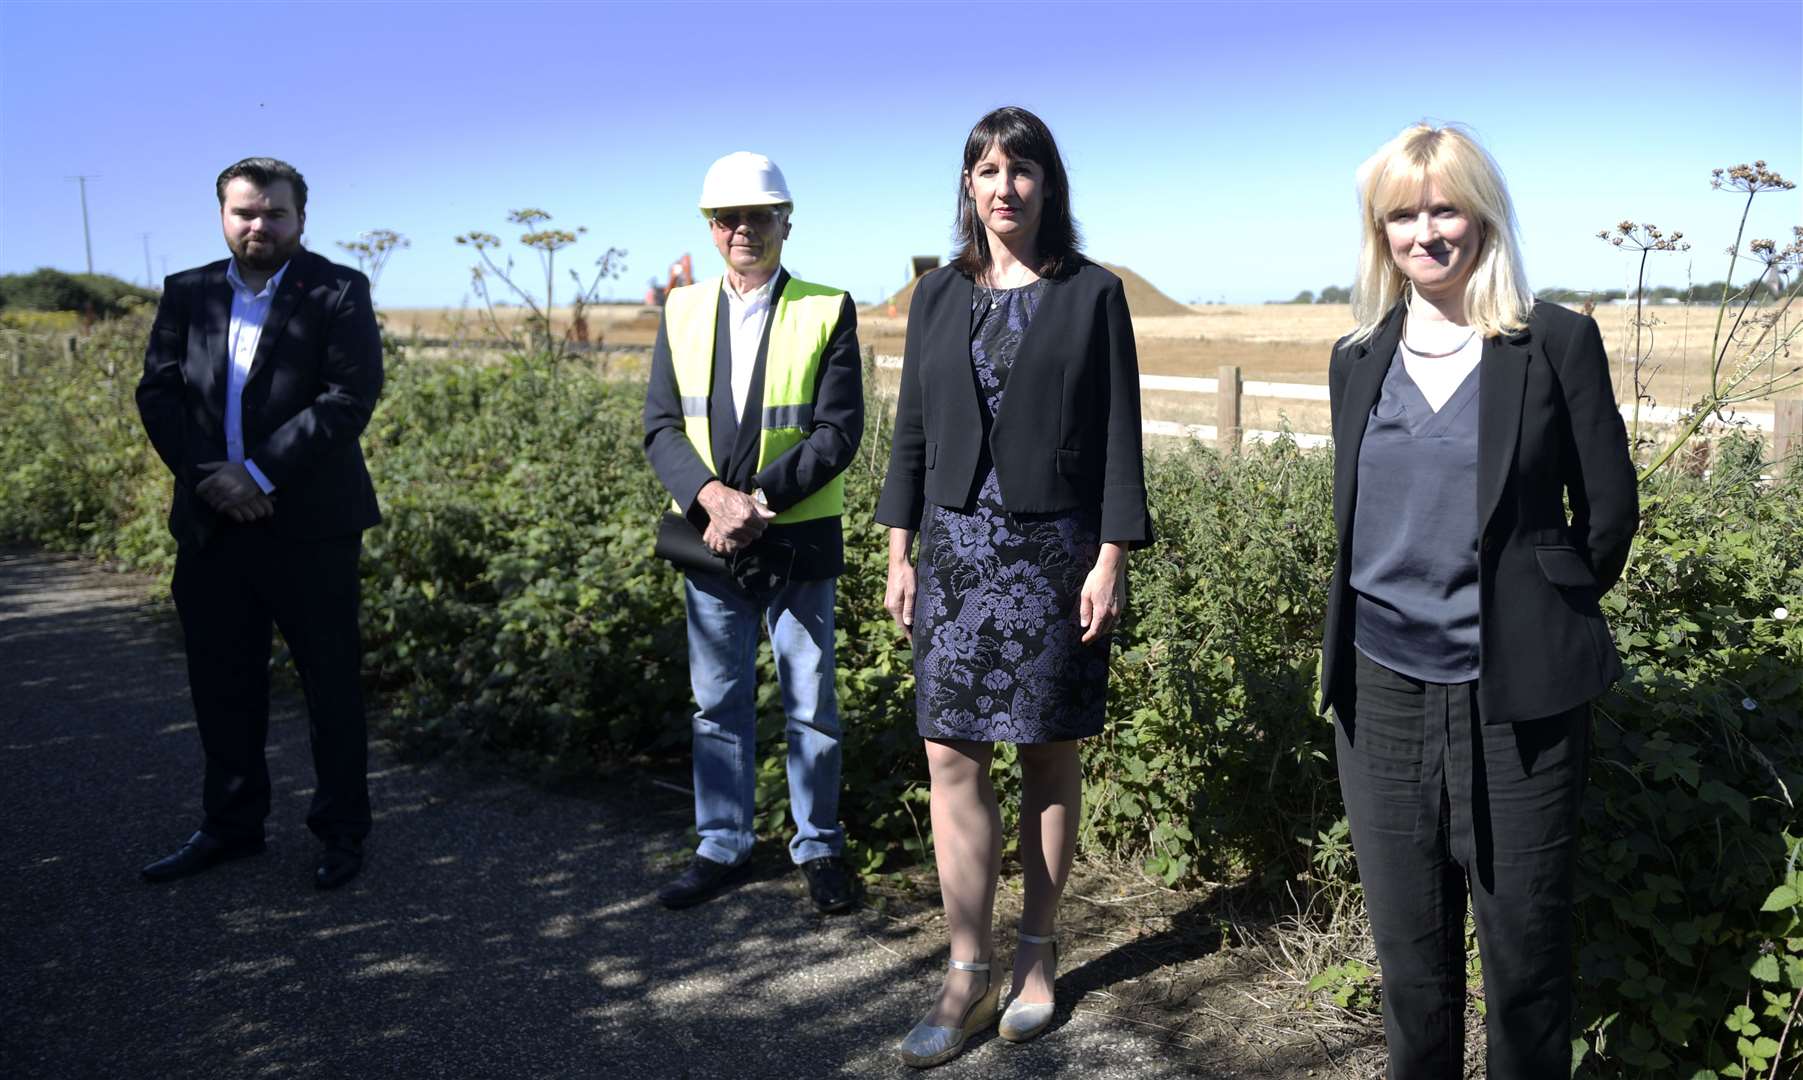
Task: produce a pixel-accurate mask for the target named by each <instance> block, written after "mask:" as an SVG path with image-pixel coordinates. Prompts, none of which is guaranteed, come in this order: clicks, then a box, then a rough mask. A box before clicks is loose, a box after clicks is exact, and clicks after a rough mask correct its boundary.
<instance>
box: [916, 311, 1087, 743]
mask: <svg viewBox="0 0 1803 1080" xmlns="http://www.w3.org/2000/svg"><path fill="white" fill-rule="evenodd" d="M1044 286H1045V283H1044V282H1043V281H1036V282H1033V283H1032V284H1029V285H1023V286H1021V287H1020V288H1018V289H1006V290H997V291H993V292H992V291H990V290H988V289H983V288H978V289H977V290H976V296H975V299H974V303H973V310H972V314H971V335H970V362H971V366H972V368H973V369H974V372H975V378H976V384H977V390H978V394H977V396H978V399H979V400H980V401H981V403H982V414H983V435H984V439H983V446H984V449H983V457H982V459H981V461H980V463H979V467H978V469H977V472H978V474H979V475H980V476H982V478H983V479H982V482H981V483H980V484H979V485H978V489H977V494H976V498H975V499H974V500H972V501H971V503H970V504H969V512H965V511H964V510H953V509H948V508H946V507H943V506H936V505H933V504H931V503H929V504H928V505H927V513H926V516H925V517H924V518H923V519H922V522H921V530H920V557H919V571H918V573H919V586H918V592H917V594H916V597H915V603H914V632H913V639H914V680H915V694H916V697H915V701H916V709H917V723H918V727H919V731H920V734H921V736H922V737H924V738H928V739H971V740H976V741H981V742H1012V743H1043V742H1060V741H1063V740H1066V739H1080V738H1085V737H1087V736H1090V735H1095V734H1098V733H1099V732H1100V731H1101V730H1102V713H1103V708H1104V706H1105V704H1106V702H1107V696H1108V643H1107V642H1106V641H1099V642H1096V643H1094V644H1090V645H1085V644H1083V643H1082V637H1083V628H1082V627H1081V626H1080V625H1078V622H1077V619H1078V614H1079V605H1080V603H1081V594H1082V589H1083V581H1084V579H1085V578H1086V577H1088V576H1089V571H1090V570H1091V569H1092V568H1093V567H1094V566H1095V561H1096V554H1097V552H1098V550H1099V548H1100V534H1101V516H1102V515H1101V508H1100V507H1098V506H1092V507H1083V508H1080V509H1076V510H1068V511H1061V512H1058V513H1051V514H1011V513H1009V512H1008V511H1006V510H1004V509H1002V496H1001V488H1000V487H999V486H998V484H997V482H996V474H995V463H994V461H993V460H991V458H990V457H989V450H988V444H989V439H988V435H989V429H990V428H991V426H992V425H993V424H994V422H995V414H996V411H997V410H998V409H1000V408H1001V404H1002V395H1003V393H1004V392H1005V391H1006V389H1007V386H1008V379H1009V376H1010V371H1011V369H1013V368H1014V366H1015V359H1016V354H1017V353H1018V352H1019V351H1020V343H1021V339H1022V338H1023V337H1024V336H1026V332H1027V327H1028V325H1029V324H1030V323H1031V322H1032V320H1033V314H1034V312H1035V311H1037V310H1038V308H1039V302H1040V299H1041V297H1042V296H1044V294H1045V288H1044ZM1019 377H1020V378H1033V377H1036V373H1035V372H1033V371H1032V370H1031V369H1023V370H1022V371H1021V373H1020V375H1019Z"/></svg>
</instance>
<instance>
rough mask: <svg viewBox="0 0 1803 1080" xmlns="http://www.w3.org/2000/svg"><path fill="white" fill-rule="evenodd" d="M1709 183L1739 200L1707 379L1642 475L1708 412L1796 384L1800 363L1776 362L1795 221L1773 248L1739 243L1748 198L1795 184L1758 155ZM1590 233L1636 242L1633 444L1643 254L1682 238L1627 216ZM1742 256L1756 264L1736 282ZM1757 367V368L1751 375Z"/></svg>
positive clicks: (1796, 283) (1718, 413)
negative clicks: (1770, 302) (1764, 304)
mask: <svg viewBox="0 0 1803 1080" xmlns="http://www.w3.org/2000/svg"><path fill="white" fill-rule="evenodd" d="M1710 186H1711V187H1713V188H1715V189H1717V190H1722V191H1738V192H1742V193H1744V194H1745V195H1746V199H1745V201H1744V202H1743V203H1742V204H1741V214H1740V225H1739V227H1738V229H1737V230H1736V232H1735V234H1734V243H1733V245H1732V246H1731V247H1729V248H1728V275H1727V277H1726V278H1724V279H1723V284H1722V295H1721V298H1720V300H1719V302H1718V303H1717V305H1716V315H1715V335H1714V337H1713V338H1712V339H1711V342H1710V367H1709V387H1708V389H1707V390H1706V391H1705V392H1704V393H1703V395H1702V396H1701V397H1700V398H1699V399H1698V400H1697V401H1696V402H1695V403H1694V404H1693V405H1692V406H1691V407H1690V408H1689V410H1687V411H1686V413H1685V414H1684V415H1683V416H1682V417H1680V419H1679V421H1678V430H1677V432H1676V434H1674V435H1673V436H1672V438H1671V439H1670V440H1669V441H1668V442H1667V444H1666V446H1665V448H1664V449H1662V450H1661V451H1659V453H1658V454H1656V455H1655V456H1654V457H1653V460H1652V461H1651V462H1649V463H1648V464H1647V466H1646V468H1644V469H1643V470H1641V473H1640V480H1641V481H1642V482H1643V483H1644V482H1645V481H1646V480H1647V479H1648V478H1649V477H1651V476H1652V475H1653V474H1654V473H1656V472H1658V471H1659V470H1660V469H1661V468H1663V467H1664V466H1665V465H1666V464H1667V463H1668V462H1670V461H1671V460H1672V458H1673V456H1674V455H1676V454H1677V453H1678V451H1679V450H1680V449H1682V448H1683V447H1684V445H1685V444H1686V443H1688V442H1689V441H1690V440H1691V439H1692V438H1693V437H1694V436H1695V435H1696V433H1697V432H1698V431H1699V430H1701V429H1702V427H1703V425H1704V424H1705V423H1707V422H1708V421H1709V420H1710V419H1711V418H1712V417H1716V418H1720V419H1721V420H1722V421H1723V422H1725V423H1726V422H1731V414H1732V411H1733V409H1734V407H1735V406H1737V405H1743V404H1746V403H1747V402H1750V401H1754V400H1757V399H1759V398H1768V397H1775V396H1777V395H1779V394H1782V393H1785V392H1788V391H1791V390H1795V389H1797V388H1799V387H1803V365H1796V364H1793V365H1791V366H1788V367H1785V368H1783V369H1782V370H1780V360H1781V358H1782V359H1789V357H1790V355H1791V345H1792V342H1793V341H1794V340H1795V338H1796V337H1797V334H1798V332H1799V324H1797V323H1795V322H1793V321H1792V320H1790V319H1789V318H1788V314H1789V311H1790V306H1791V303H1792V302H1793V301H1794V300H1795V299H1796V297H1797V293H1798V291H1799V289H1800V288H1803V274H1798V273H1796V271H1797V270H1798V268H1799V266H1803V226H1798V227H1795V228H1793V230H1792V233H1793V237H1794V238H1793V240H1792V242H1791V243H1790V244H1788V245H1786V246H1785V247H1782V248H1780V247H1779V246H1778V244H1777V242H1776V241H1774V240H1764V239H1755V240H1753V241H1751V242H1746V243H1744V246H1743V242H1745V241H1746V229H1747V217H1748V215H1749V214H1750V213H1751V212H1752V208H1753V200H1754V199H1755V198H1757V197H1758V196H1759V195H1760V194H1761V193H1762V192H1768V191H1789V190H1791V189H1793V188H1795V187H1796V184H1794V183H1793V182H1791V181H1789V180H1786V179H1785V178H1784V177H1783V176H1781V175H1779V174H1778V173H1777V172H1775V171H1773V170H1772V169H1770V168H1768V167H1767V166H1766V163H1765V162H1764V161H1755V162H1753V163H1752V164H1751V165H1747V164H1741V165H1734V166H1729V167H1727V168H1721V169H1715V170H1713V171H1712V179H1711V180H1710ZM1597 235H1598V236H1599V237H1601V238H1602V239H1604V240H1606V241H1608V242H1609V243H1611V244H1613V245H1615V246H1616V247H1622V248H1627V249H1628V250H1637V251H1639V252H1640V256H1641V262H1640V273H1639V277H1638V280H1637V286H1636V315H1635V357H1634V370H1635V383H1634V393H1635V400H1634V429H1635V430H1634V439H1635V446H1636V449H1638V446H1639V428H1640V401H1641V398H1642V397H1643V396H1645V394H1646V387H1645V386H1644V385H1643V383H1642V381H1641V377H1640V375H1641V370H1642V365H1643V364H1644V362H1645V360H1646V355H1645V354H1643V353H1642V351H1641V350H1640V348H1639V342H1640V336H1639V335H1640V331H1641V329H1642V322H1643V321H1642V319H1641V317H1640V309H1639V306H1638V304H1639V297H1640V296H1641V295H1644V293H1645V292H1646V259H1647V256H1648V254H1650V253H1651V252H1653V251H1671V250H1682V249H1683V247H1685V246H1687V245H1683V244H1682V237H1683V234H1682V233H1673V234H1672V235H1671V236H1670V237H1666V236H1663V235H1662V234H1661V233H1660V232H1659V230H1657V229H1655V228H1654V227H1653V226H1651V225H1641V226H1638V227H1636V226H1635V225H1634V223H1633V222H1630V221H1624V222H1622V223H1620V224H1619V225H1617V226H1616V227H1615V230H1614V231H1613V232H1611V231H1610V230H1608V229H1605V230H1603V231H1601V232H1599V233H1598V234H1597ZM1661 245H1665V246H1661ZM1673 245H1677V246H1673ZM1743 252H1744V254H1743ZM1742 259H1747V260H1749V261H1752V262H1754V263H1757V264H1758V266H1759V272H1758V274H1757V275H1756V276H1755V277H1754V278H1753V279H1752V280H1750V281H1748V282H1747V283H1746V284H1745V285H1744V286H1741V287H1740V288H1739V289H1738V290H1736V288H1735V287H1734V285H1733V281H1734V276H1735V275H1734V271H1735V268H1736V266H1738V265H1739V263H1740V262H1741V260H1742ZM1793 275H1794V280H1792V281H1791V283H1790V284H1789V285H1788V286H1784V285H1783V284H1782V283H1783V282H1784V281H1785V280H1786V279H1787V278H1791V277H1792V276H1793ZM1774 280H1775V281H1777V282H1778V283H1780V284H1779V285H1778V287H1777V288H1776V289H1773V288H1771V287H1769V283H1771V282H1772V281H1774ZM1774 291H1775V292H1776V294H1777V295H1776V298H1775V306H1774V307H1772V308H1771V309H1770V310H1768V311H1759V310H1757V309H1756V307H1755V304H1756V303H1757V301H1758V300H1759V299H1760V297H1761V295H1762V294H1770V293H1772V292H1774ZM1730 309H1733V312H1734V318H1733V320H1732V322H1730V321H1729V319H1728V313H1729V310H1730ZM1648 352H1650V349H1649V350H1648ZM1731 354H1732V358H1731ZM1762 367H1763V368H1764V369H1765V376H1764V377H1763V378H1756V377H1755V376H1757V375H1758V373H1759V371H1760V369H1761V368H1762ZM1647 400H1649V401H1650V400H1651V398H1650V397H1649V398H1647Z"/></svg>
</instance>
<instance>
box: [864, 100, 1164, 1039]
mask: <svg viewBox="0 0 1803 1080" xmlns="http://www.w3.org/2000/svg"><path fill="white" fill-rule="evenodd" d="M957 229H958V243H959V248H960V250H959V253H958V254H957V256H956V257H955V258H954V259H953V261H952V263H951V264H950V265H948V266H946V267H944V268H942V269H939V270H935V271H933V272H932V273H930V274H928V275H926V276H925V277H923V278H922V279H921V280H920V281H919V283H918V284H917V285H916V287H915V291H914V298H913V300H912V302H911V306H910V313H909V320H908V338H907V347H906V353H905V356H904V358H903V364H902V383H901V392H900V397H899V400H898V403H897V410H896V430H895V441H894V448H893V452H892V457H891V459H890V466H889V474H888V477H887V479H886V481H885V483H884V486H883V495H882V499H881V501H880V503H879V505H878V508H877V519H878V521H880V522H881V523H883V524H886V525H889V526H890V527H891V528H890V533H889V541H890V542H889V580H888V589H887V593H886V596H885V604H886V606H887V607H888V609H889V611H890V613H891V614H892V615H894V616H895V619H896V622H897V624H898V625H899V626H900V627H901V629H902V631H903V632H904V633H906V634H907V635H908V636H909V638H910V640H911V642H912V644H913V647H914V674H915V683H916V703H917V711H918V727H919V731H920V734H921V736H922V738H923V739H924V740H925V741H926V753H927V764H928V769H929V771H930V773H931V776H932V819H933V841H934V851H935V855H936V858H937V862H938V868H939V880H940V889H941V892H942V894H943V897H944V901H945V911H946V920H947V924H948V926H949V928H950V932H951V967H950V970H949V971H948V972H947V975H946V979H945V983H944V986H943V988H942V989H941V991H940V995H939V999H938V1001H937V1002H935V1004H934V1006H933V1008H932V1010H931V1011H929V1012H928V1014H927V1015H926V1017H925V1018H924V1019H922V1021H921V1022H920V1023H919V1024H918V1025H916V1026H915V1028H914V1030H913V1031H911V1032H909V1034H908V1036H907V1038H906V1039H904V1040H903V1041H902V1044H901V1046H900V1048H899V1052H900V1056H901V1058H902V1060H903V1061H904V1062H906V1063H908V1064H910V1065H915V1066H927V1065H935V1064H938V1063H939V1062H941V1061H945V1060H948V1059H949V1058H951V1057H953V1056H956V1054H957V1053H958V1052H959V1051H960V1050H961V1049H962V1047H963V1044H964V1041H965V1039H967V1038H968V1037H969V1036H970V1035H971V1034H973V1033H975V1032H977V1031H980V1030H982V1029H983V1028H984V1027H986V1026H987V1025H988V1024H989V1023H990V1022H991V1021H993V1020H994V1019H995V1016H996V1013H997V1009H998V1001H999V996H1000V980H999V978H998V972H997V970H996V967H995V963H994V947H993V935H992V932H991V926H990V923H991V919H992V916H993V912H994V906H995V887H996V878H997V876H998V875H999V872H1000V864H1001V849H1002V841H1001V816H1000V811H999V809H998V807H997V805H996V799H995V791H994V789H993V787H992V786H991V785H990V782H989V763H990V760H991V757H992V755H993V752H994V747H995V744H996V743H997V742H1010V743H1014V744H1015V745H1016V747H1017V749H1018V754H1019V760H1020V764H1021V790H1022V800H1021V803H1022V805H1021V815H1020V820H1021V837H1020V858H1021V864H1022V872H1023V875H1024V877H1025V881H1024V885H1025V893H1026V901H1025V905H1024V910H1023V912H1022V916H1021V926H1020V933H1019V941H1020V945H1019V947H1018V948H1017V949H1016V950H1015V957H1014V979H1013V990H1012V993H1011V995H1010V1000H1009V1004H1008V1007H1007V1010H1006V1012H1005V1013H1003V1015H1002V1018H1001V1024H1000V1033H1001V1035H1002V1037H1003V1038H1005V1039H1008V1040H1010V1041H1017V1042H1018V1041H1025V1040H1027V1039H1030V1038H1032V1037H1034V1036H1035V1035H1038V1034H1039V1033H1040V1032H1041V1031H1043V1030H1044V1029H1045V1027H1046V1025H1047V1024H1048V1023H1049V1022H1050V1020H1051V1018H1052V1013H1053V982H1054V979H1055V977H1056V964H1057V947H1056V944H1055V939H1054V936H1053V929H1054V924H1055V921H1056V918H1057V909H1058V900H1059V897H1060V895H1061V894H1062V892H1063V889H1064V883H1065V879H1066V877H1067V876H1068V874H1069V870H1070V864H1071V860H1072V858H1073V856H1074V854H1075V850H1076V837H1077V823H1078V819H1079V816H1080V814H1079V812H1080V806H1081V801H1082V791H1083V775H1082V769H1081V765H1080V761H1079V757H1078V743H1077V740H1079V739H1083V738H1086V737H1088V736H1092V735H1096V734H1098V733H1100V732H1101V730H1102V720H1103V712H1104V707H1105V705H1106V701H1107V692H1108V648H1109V634H1110V631H1112V630H1113V628H1114V626H1115V624H1116V623H1117V622H1118V620H1119V618H1120V615H1121V611H1122V609H1123V607H1124V605H1125V602H1126V553H1127V550H1128V548H1129V547H1132V546H1137V545H1141V544H1144V543H1146V542H1147V541H1149V540H1150V538H1151V521H1150V519H1149V517H1148V516H1147V513H1146V494H1145V477H1144V469H1143V464H1142V461H1141V456H1140V420H1139V371H1138V362H1137V357H1136V355H1135V352H1134V346H1133V330H1132V325H1131V323H1130V321H1129V319H1128V315H1127V304H1126V297H1125V294H1124V292H1123V289H1122V287H1121V282H1120V279H1119V278H1117V277H1115V276H1114V275H1113V274H1111V273H1109V272H1108V271H1107V270H1105V269H1103V268H1102V267H1100V266H1098V265H1096V264H1094V263H1091V262H1089V261H1088V260H1086V259H1084V258H1083V257H1082V256H1080V255H1079V254H1078V253H1077V246H1078V241H1077V232H1076V225H1075V222H1074V221H1073V219H1072V217H1071V211H1070V192H1069V187H1068V184H1067V181H1066V176H1065V170H1064V165H1063V161H1062V159H1061V157H1060V156H1059V153H1058V148H1057V145H1056V144H1055V143H1054V142H1053V141H1052V136H1051V132H1050V131H1048V130H1047V129H1046V127H1045V125H1044V124H1043V123H1042V122H1041V121H1040V120H1039V119H1038V118H1037V117H1035V116H1033V115H1032V114H1031V113H1028V112H1026V111H1025V110H1023V109H1017V108H1003V109H997V110H995V111H994V112H992V113H990V114H989V115H987V116H985V117H984V118H983V119H982V120H981V121H979V122H978V124H977V126H976V127H975V128H974V129H972V131H971V133H970V136H969V138H968V139H967V140H966V143H965V152H964V169H963V171H962V173H961V174H960V177H959V187H958V224H957ZM917 536H918V539H919V551H918V554H917V556H915V553H914V551H913V548H914V541H915V539H916V537H917ZM911 557H915V558H917V561H911Z"/></svg>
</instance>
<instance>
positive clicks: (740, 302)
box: [721, 269, 782, 417]
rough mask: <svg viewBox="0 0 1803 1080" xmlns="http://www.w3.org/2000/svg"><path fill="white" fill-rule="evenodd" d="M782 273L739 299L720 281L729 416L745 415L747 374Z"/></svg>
mask: <svg viewBox="0 0 1803 1080" xmlns="http://www.w3.org/2000/svg"><path fill="white" fill-rule="evenodd" d="M781 273H782V271H781V270H780V269H779V270H777V272H776V273H774V274H771V275H770V280H769V281H766V282H764V283H763V284H762V285H759V286H758V287H757V288H755V289H753V290H751V291H750V292H748V293H746V294H745V295H744V296H740V295H739V294H738V293H737V292H735V291H734V290H733V287H732V284H731V283H730V282H728V281H725V280H722V281H721V285H722V286H723V287H724V288H725V289H726V318H727V326H728V327H729V328H730V329H731V332H732V407H733V415H734V416H738V417H743V416H744V415H745V399H746V398H748V397H750V396H751V372H752V369H753V368H755V367H756V366H757V361H758V346H759V345H760V344H762V343H763V340H764V321H765V320H766V319H768V318H769V316H770V308H771V300H772V299H774V298H773V297H772V295H771V289H772V286H774V285H775V284H776V279H777V276H778V275H780V274H781Z"/></svg>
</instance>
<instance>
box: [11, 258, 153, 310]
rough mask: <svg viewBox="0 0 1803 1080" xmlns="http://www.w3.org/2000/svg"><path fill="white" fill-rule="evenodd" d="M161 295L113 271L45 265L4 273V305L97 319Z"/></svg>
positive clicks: (134, 306)
mask: <svg viewBox="0 0 1803 1080" xmlns="http://www.w3.org/2000/svg"><path fill="white" fill-rule="evenodd" d="M156 299H157V294H156V293H154V292H151V291H150V290H149V289H140V288H139V287H138V286H136V285H133V284H132V283H131V282H129V281H124V280H121V279H119V278H116V277H113V276H112V275H111V274H65V273H63V272H62V271H61V270H52V269H50V268H49V267H44V268H42V269H39V270H34V271H32V272H31V273H29V274H0V308H6V309H9V310H12V309H24V310H26V311H76V312H83V313H85V314H88V315H92V316H94V317H96V318H105V317H108V316H116V315H126V314H129V313H131V311H132V310H133V309H134V308H136V307H138V306H140V305H143V304H153V303H155V302H156Z"/></svg>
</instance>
